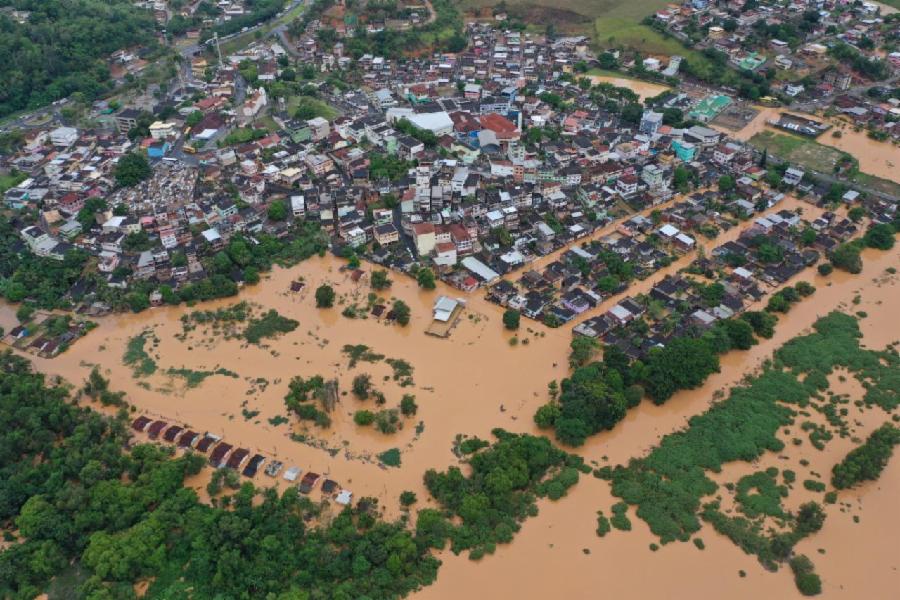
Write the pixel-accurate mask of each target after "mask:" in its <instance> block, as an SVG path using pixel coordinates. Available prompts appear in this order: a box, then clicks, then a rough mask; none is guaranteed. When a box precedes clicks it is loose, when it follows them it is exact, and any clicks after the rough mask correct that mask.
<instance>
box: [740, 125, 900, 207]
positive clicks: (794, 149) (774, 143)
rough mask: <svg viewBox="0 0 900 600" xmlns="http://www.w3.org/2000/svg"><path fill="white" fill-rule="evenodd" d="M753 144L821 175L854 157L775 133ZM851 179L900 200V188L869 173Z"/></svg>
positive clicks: (762, 135) (764, 134)
mask: <svg viewBox="0 0 900 600" xmlns="http://www.w3.org/2000/svg"><path fill="white" fill-rule="evenodd" d="M749 141H750V144H751V145H753V146H755V147H756V148H758V149H760V150H762V149H767V150H768V151H769V154H771V155H773V156H777V157H778V158H780V159H782V160H786V161H788V162H791V163H794V164H797V165H800V166H801V167H805V168H807V169H812V170H814V171H819V172H820V173H832V172H833V170H834V165H836V164H837V163H838V162H839V161H840V160H841V158H842V157H844V156H850V155H849V154H847V153H846V152H843V151H841V150H838V149H836V148H831V147H829V146H824V145H822V144H820V143H818V142H816V141H815V140H811V139H808V138H801V137H797V136H794V135H789V134H786V133H775V132H773V131H761V132H759V133H757V134H756V135H754V136H753V137H752V138H750V140H749ZM849 179H850V181H852V182H854V183H857V184H859V185H861V186H865V187H868V188H871V189H874V190H878V191H880V192H884V193H885V194H890V195H892V196H897V197H900V185H898V184H896V183H894V182H893V181H888V180H887V179H881V178H880V177H875V176H874V175H869V174H868V173H856V174H855V175H853V176H852V177H850V178H849Z"/></svg>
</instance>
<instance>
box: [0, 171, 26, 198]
mask: <svg viewBox="0 0 900 600" xmlns="http://www.w3.org/2000/svg"><path fill="white" fill-rule="evenodd" d="M26 179H28V175H26V174H25V173H19V172H16V173H11V174H9V175H0V194H2V193H4V192H6V190H8V189H10V188H14V187H16V186H17V185H19V184H20V183H22V182H23V181H25V180H26Z"/></svg>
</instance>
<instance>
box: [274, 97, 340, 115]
mask: <svg viewBox="0 0 900 600" xmlns="http://www.w3.org/2000/svg"><path fill="white" fill-rule="evenodd" d="M300 107H304V108H308V109H310V112H312V113H313V116H314V117H322V118H323V119H327V120H328V121H333V120H334V119H335V118H337V116H338V115H339V114H340V113H339V112H338V110H337V109H336V108H334V107H333V106H331V105H329V104H327V103H325V102H322V101H321V100H319V99H317V98H310V97H309V96H291V97H290V98H289V99H288V101H287V111H288V114H290V115H293V114H294V113H296V112H297V109H298V108H300Z"/></svg>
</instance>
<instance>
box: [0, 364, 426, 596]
mask: <svg viewBox="0 0 900 600" xmlns="http://www.w3.org/2000/svg"><path fill="white" fill-rule="evenodd" d="M0 420H2V421H3V422H9V421H10V420H15V421H16V422H17V423H18V425H17V426H16V427H15V428H4V430H3V431H2V433H0V453H2V455H3V456H4V457H6V459H5V460H3V461H2V462H0V498H2V502H0V527H2V529H3V530H4V532H5V536H6V545H5V546H4V549H3V551H2V553H0V597H3V598H10V599H14V600H25V599H29V600H30V599H31V598H34V597H36V596H38V595H40V594H41V592H43V591H46V590H47V588H48V585H49V584H50V580H51V579H52V578H54V577H56V576H60V575H62V574H64V573H66V572H68V570H69V569H70V568H71V565H72V564H73V561H74V563H76V564H77V565H78V568H79V570H80V571H81V573H82V575H83V577H81V578H80V580H79V582H78V583H77V585H73V586H72V588H70V589H67V590H66V591H67V592H68V593H70V594H73V595H77V596H78V597H90V598H133V597H134V591H133V588H134V586H135V585H136V584H137V583H139V582H146V581H150V584H149V589H148V590H147V597H150V598H175V597H188V596H193V597H202V598H213V597H223V598H224V597H231V598H259V597H263V598H265V597H273V598H274V597H279V598H304V597H306V598H335V599H338V598H363V597H369V598H394V597H400V596H404V595H406V594H408V593H410V592H411V591H413V590H415V589H416V588H419V587H421V586H423V585H428V584H430V583H431V582H432V581H434V578H435V576H436V573H437V569H438V566H439V565H440V562H439V561H438V560H437V559H435V558H434V557H433V556H431V554H430V552H429V550H428V545H427V544H425V543H423V542H422V541H421V540H420V539H419V537H418V535H417V534H413V532H411V531H409V530H408V529H406V527H405V526H404V525H403V524H402V523H392V522H386V521H383V520H381V519H380V518H379V517H378V516H377V514H376V513H375V512H374V510H373V509H374V507H376V506H377V501H376V500H374V499H361V500H360V502H359V503H358V504H357V506H356V507H347V508H345V509H343V510H342V511H340V512H339V513H337V514H335V515H334V516H333V517H332V518H331V519H330V520H329V521H328V523H327V524H325V525H318V526H316V525H310V524H308V523H307V521H308V520H309V519H311V518H312V517H315V516H316V515H317V514H318V512H319V508H318V507H317V506H316V505H314V504H313V503H312V502H311V501H309V500H308V499H306V498H304V497H302V496H301V495H300V494H299V493H298V492H297V490H296V489H289V490H287V491H285V492H284V493H283V494H282V495H279V494H278V493H277V491H276V490H274V489H269V490H265V491H262V490H257V489H255V488H254V487H253V485H252V484H251V483H249V482H244V483H243V484H241V485H240V487H239V489H237V490H231V489H229V491H228V493H232V495H231V496H224V497H220V498H217V505H218V506H209V505H205V504H202V503H200V502H199V500H198V497H197V494H196V492H195V491H194V490H192V489H190V488H187V487H185V485H184V479H185V477H187V476H189V475H192V474H195V473H198V472H199V471H200V470H201V469H202V468H203V464H204V462H205V461H204V459H203V457H201V456H199V455H194V454H190V453H188V454H185V455H183V456H181V457H178V458H174V457H173V456H172V455H171V450H170V449H166V448H163V447H159V446H155V445H149V444H144V445H138V446H135V447H134V448H132V449H131V451H130V452H128V453H126V452H125V451H124V448H125V445H126V444H125V443H126V440H127V438H128V431H127V423H126V421H125V416H124V413H123V415H122V416H120V417H118V418H110V417H106V416H103V415H100V414H98V413H96V412H93V411H91V410H89V409H86V408H83V407H79V406H78V405H77V404H75V403H72V402H71V399H70V398H69V396H68V392H67V391H66V389H65V388H64V387H51V386H48V385H47V384H46V383H45V381H44V378H43V376H42V375H39V374H35V373H34V372H32V370H31V368H30V365H29V363H28V362H27V361H25V360H23V359H21V358H18V357H15V356H13V355H11V354H9V353H7V354H3V355H0ZM219 483H220V484H221V481H220V482H219ZM226 483H227V481H226ZM220 487H221V486H220ZM216 491H219V490H216Z"/></svg>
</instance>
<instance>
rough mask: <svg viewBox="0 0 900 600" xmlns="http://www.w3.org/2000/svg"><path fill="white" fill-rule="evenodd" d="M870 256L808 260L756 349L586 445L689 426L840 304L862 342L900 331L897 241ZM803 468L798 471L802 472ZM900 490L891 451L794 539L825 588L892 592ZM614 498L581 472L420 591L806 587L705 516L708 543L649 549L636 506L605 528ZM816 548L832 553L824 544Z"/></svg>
mask: <svg viewBox="0 0 900 600" xmlns="http://www.w3.org/2000/svg"><path fill="white" fill-rule="evenodd" d="M864 260H865V267H864V269H863V272H862V273H861V274H860V275H857V276H852V275H848V274H845V273H835V274H833V275H832V276H831V277H830V278H828V279H826V278H823V277H820V276H818V275H817V274H814V273H813V272H812V271H807V272H806V273H805V274H804V275H801V276H799V277H798V278H797V279H796V280H807V281H811V282H812V283H813V284H814V285H815V286H816V287H817V291H816V293H815V295H814V296H812V297H811V298H809V299H807V300H804V301H803V302H802V303H800V304H798V305H797V306H796V307H795V308H794V309H793V312H791V313H790V314H789V315H787V316H783V317H782V318H781V319H780V322H779V324H778V326H777V328H776V334H775V337H774V338H773V339H771V340H765V341H762V342H761V343H760V344H759V345H757V346H754V347H753V348H752V349H751V350H749V351H746V352H733V353H730V354H728V355H727V356H725V357H724V359H723V360H722V371H721V373H718V374H715V375H713V376H712V377H710V378H709V379H708V380H707V382H706V383H705V384H704V385H703V386H702V387H701V388H699V389H697V390H688V391H682V392H679V393H678V394H676V395H675V396H674V397H673V398H672V399H671V400H670V401H669V402H668V403H666V404H665V405H664V406H654V405H652V404H650V403H648V402H647V401H645V402H644V403H642V404H641V405H640V406H639V407H638V408H637V409H636V410H632V411H631V412H630V413H629V414H628V416H627V417H626V418H625V420H624V421H623V422H622V423H620V424H619V425H617V426H616V428H615V429H614V430H613V431H611V432H606V433H603V434H600V435H598V436H594V437H593V438H592V439H591V440H590V441H589V442H588V443H587V444H586V445H585V446H584V447H583V448H581V449H579V452H578V453H579V454H581V455H582V456H584V457H585V459H586V460H588V461H597V463H598V464H600V465H604V464H611V465H615V464H619V463H622V462H625V461H627V460H628V459H629V458H631V457H634V456H641V455H643V454H644V453H646V451H647V450H649V449H650V448H651V447H653V446H655V445H656V444H657V442H658V441H659V439H660V438H661V436H663V435H665V434H667V433H670V432H672V431H675V430H677V429H680V428H682V427H684V426H685V425H686V424H687V420H688V419H689V418H690V417H691V416H693V415H696V414H699V413H701V412H703V411H704V410H705V409H707V408H708V407H709V405H710V403H711V402H712V399H713V394H714V393H715V392H716V391H718V390H727V389H728V388H730V387H731V386H733V385H735V384H736V383H738V382H739V381H740V379H741V378H742V377H743V376H744V375H745V374H746V373H748V372H751V371H753V370H754V369H755V368H757V367H758V366H759V364H760V363H761V362H762V361H763V360H764V359H765V358H768V357H769V356H770V355H771V353H772V351H773V350H774V349H776V348H777V347H779V346H780V345H782V344H783V343H784V342H785V341H787V340H788V339H790V338H792V337H795V336H797V335H800V334H802V333H803V332H804V331H806V330H808V329H809V327H810V326H811V325H812V323H813V322H814V321H815V320H816V319H817V318H819V317H821V316H823V315H825V314H827V313H828V312H830V311H831V310H833V309H835V308H838V307H839V306H841V307H844V308H845V310H847V311H851V310H852V311H856V310H864V311H866V312H867V313H868V316H867V317H866V318H865V319H863V320H862V324H861V327H862V330H863V333H864V344H866V345H869V346H871V347H875V348H880V347H884V346H885V345H886V344H887V343H890V342H892V341H894V340H896V339H900V327H898V321H897V319H896V315H895V314H894V311H895V306H896V298H897V279H896V276H890V277H887V276H886V275H885V269H886V268H888V267H897V266H898V265H900V250H898V249H897V248H895V249H894V250H892V251H890V252H887V253H878V252H874V251H866V252H864ZM829 283H830V285H829ZM856 295H860V296H861V302H860V304H859V305H858V306H855V305H853V304H852V299H853V297H854V296H856ZM835 391H837V390H835ZM857 397H858V396H857ZM888 418H889V417H887V416H885V415H884V414H883V413H881V414H879V413H876V412H873V413H869V417H868V418H866V419H865V422H864V426H863V427H860V428H859V431H858V432H857V433H856V434H855V435H861V436H865V435H866V434H867V433H868V431H870V430H871V429H874V427H875V426H877V425H878V424H880V423H882V422H884V421H885V420H887V419H888ZM849 447H850V444H849V442H847V441H846V440H838V439H837V438H836V439H835V440H833V441H832V442H830V444H829V446H828V447H826V452H824V453H819V455H818V456H815V455H813V456H811V458H810V460H813V459H815V460H814V461H813V462H812V464H811V466H810V469H812V468H813V467H814V466H815V467H818V472H820V473H823V475H825V476H826V477H827V474H828V473H830V470H831V465H833V464H834V463H835V462H837V460H839V459H840V457H841V456H842V455H843V453H845V452H846V451H847V450H848V449H849ZM800 452H802V453H804V454H803V456H804V457H805V456H806V454H810V453H816V452H817V451H815V450H812V449H811V448H810V446H809V445H808V444H807V445H805V446H803V447H802V450H801V451H800ZM785 453H787V454H790V455H791V459H792V460H793V461H794V463H796V461H797V460H799V458H800V454H799V453H794V451H793V450H786V451H785ZM773 456H774V455H773ZM604 457H606V458H607V459H608V460H604ZM766 460H771V459H770V457H769V456H768V455H767V456H766V457H763V460H762V461H760V463H761V464H762V467H757V466H753V467H751V466H749V465H741V464H737V465H727V466H726V467H725V470H726V471H727V472H728V475H730V477H729V479H736V478H737V477H740V475H741V474H743V473H745V472H750V471H755V470H758V469H759V468H765V466H768V464H766V463H765V461H766ZM778 464H779V465H780V468H784V467H785V465H784V464H783V463H778ZM729 469H733V470H732V471H729ZM742 469H744V470H743V471H742ZM797 472H798V482H800V481H802V479H801V477H802V474H803V473H805V472H806V471H801V470H799V469H797ZM798 487H802V486H796V485H795V491H794V492H792V495H793V494H795V493H798V492H797V488H798ZM898 493H900V460H897V459H896V457H895V459H894V460H892V461H891V463H890V464H889V465H888V468H887V469H885V471H884V473H883V474H882V476H881V478H880V479H879V481H877V482H874V483H872V484H868V485H865V486H862V487H860V488H859V489H857V490H852V491H850V492H844V493H842V494H841V495H840V502H851V503H852V504H853V505H854V510H853V511H852V513H844V512H841V511H840V506H839V505H831V506H828V507H827V511H828V519H827V520H826V524H825V527H824V528H823V529H822V531H820V532H819V533H818V534H816V535H813V536H812V537H810V538H808V539H807V540H804V541H803V542H801V544H800V545H799V546H798V550H799V551H801V552H804V553H806V554H807V555H809V556H810V557H811V558H812V559H813V561H814V562H815V563H816V565H817V570H818V572H819V574H820V575H821V577H822V580H823V595H822V596H823V597H824V598H854V599H855V598H884V599H887V598H896V590H897V589H898V586H900V571H898V568H900V542H898V541H897V540H898V534H900V522H898V520H897V516H896V498H897V494H898ZM801 497H802V494H801ZM857 497H858V498H860V500H859V501H857ZM617 500H618V499H617V498H613V497H612V496H611V495H610V492H609V485H608V484H607V483H606V482H604V481H600V480H597V479H594V478H593V477H590V476H588V477H584V478H582V479H581V481H580V482H579V483H578V485H577V486H575V488H573V490H572V491H571V492H570V493H569V495H568V496H567V497H566V498H564V499H563V500H561V501H559V502H555V503H553V502H548V501H542V502H540V505H539V506H540V514H539V515H538V516H537V517H536V518H534V519H531V520H529V521H526V522H525V524H524V525H523V527H522V531H521V532H520V533H519V534H518V536H517V537H516V539H515V541H514V542H513V543H512V544H511V545H510V546H509V547H502V548H499V549H498V551H497V553H496V554H495V555H494V556H489V557H487V558H485V559H483V560H482V561H481V563H480V564H477V565H476V564H475V563H473V562H472V561H469V560H468V559H467V558H464V557H461V556H460V557H457V556H453V555H452V554H450V553H445V554H444V556H442V558H443V560H444V565H443V567H442V568H441V572H440V575H439V577H438V581H437V583H436V584H435V585H434V586H432V587H430V588H426V589H424V590H422V591H420V592H419V593H418V594H417V595H416V598H417V599H419V598H421V599H422V600H438V599H445V598H465V597H471V598H481V597H488V596H494V597H507V598H561V597H568V598H585V599H586V598H597V597H601V596H602V597H607V596H608V597H615V598H625V599H641V598H688V597H696V598H731V599H743V598H746V599H748V600H750V599H757V598H800V597H801V596H800V594H799V592H797V590H796V588H795V586H794V583H793V579H792V576H791V574H790V572H789V569H787V568H782V569H781V570H780V571H779V572H778V573H774V574H773V573H769V572H767V571H765V570H764V569H763V568H762V566H761V565H760V564H759V562H758V561H757V560H756V558H755V557H753V556H749V555H746V554H744V553H743V552H742V551H741V550H740V549H739V548H738V547H737V546H735V545H734V544H732V543H731V542H730V541H728V540H727V539H725V538H724V537H722V536H720V535H718V534H717V533H715V532H714V531H713V530H712V529H711V528H710V527H709V526H704V527H703V529H702V530H701V531H700V532H699V533H698V534H697V535H698V536H699V537H701V538H702V539H703V541H704V542H705V544H706V550H704V551H702V552H701V551H699V550H698V549H697V548H695V547H694V545H693V544H690V543H687V544H685V543H673V544H668V545H666V546H663V547H662V548H661V549H660V550H659V551H657V552H652V551H651V550H650V549H649V544H650V543H652V542H655V541H657V540H656V538H655V537H654V536H653V535H652V534H651V533H650V531H649V528H648V527H647V525H646V523H644V521H642V520H640V519H639V518H637V517H636V516H635V515H634V511H633V509H632V510H630V513H631V514H630V518H631V521H632V525H633V529H632V531H630V532H618V531H616V530H613V531H612V532H611V533H610V534H608V535H607V536H606V537H604V538H599V537H597V535H596V533H595V528H596V512H597V510H600V509H603V510H604V511H605V512H606V514H607V515H608V514H609V507H610V506H611V505H612V504H613V503H614V502H615V501H617ZM792 502H793V501H792ZM851 514H856V515H859V516H860V523H858V524H857V523H854V522H853V520H852V517H851ZM819 548H824V549H825V551H826V553H825V554H824V555H822V554H819V552H818V549H819ZM740 570H743V571H745V573H746V577H744V578H742V577H740V576H739V574H738V571H740Z"/></svg>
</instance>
